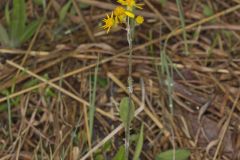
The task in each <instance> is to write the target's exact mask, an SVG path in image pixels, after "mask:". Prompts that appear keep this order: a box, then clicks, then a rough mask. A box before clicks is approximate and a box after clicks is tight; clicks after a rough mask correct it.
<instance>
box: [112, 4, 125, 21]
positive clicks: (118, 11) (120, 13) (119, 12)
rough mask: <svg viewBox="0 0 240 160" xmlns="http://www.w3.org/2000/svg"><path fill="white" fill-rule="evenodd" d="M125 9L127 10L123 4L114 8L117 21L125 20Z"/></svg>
mask: <svg viewBox="0 0 240 160" xmlns="http://www.w3.org/2000/svg"><path fill="white" fill-rule="evenodd" d="M125 11H126V10H125V9H124V8H123V7H121V6H118V7H116V8H115V9H114V11H113V13H114V16H115V21H116V23H122V22H123V21H124V20H125V18H126V15H125Z"/></svg>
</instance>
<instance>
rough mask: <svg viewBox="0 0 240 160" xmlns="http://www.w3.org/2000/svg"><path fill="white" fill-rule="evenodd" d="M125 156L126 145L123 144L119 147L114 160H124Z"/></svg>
mask: <svg viewBox="0 0 240 160" xmlns="http://www.w3.org/2000/svg"><path fill="white" fill-rule="evenodd" d="M124 156H125V148H124V146H123V145H122V146H121V147H120V148H119V149H118V152H117V154H116V155H115V156H114V157H113V160H124V159H125V158H124Z"/></svg>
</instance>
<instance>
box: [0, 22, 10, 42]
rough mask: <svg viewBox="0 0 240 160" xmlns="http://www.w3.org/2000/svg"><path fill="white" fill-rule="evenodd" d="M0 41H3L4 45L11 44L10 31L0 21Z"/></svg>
mask: <svg viewBox="0 0 240 160" xmlns="http://www.w3.org/2000/svg"><path fill="white" fill-rule="evenodd" d="M0 43H2V45H7V44H9V37H8V33H7V31H6V29H5V28H4V27H3V26H2V24H1V23H0Z"/></svg>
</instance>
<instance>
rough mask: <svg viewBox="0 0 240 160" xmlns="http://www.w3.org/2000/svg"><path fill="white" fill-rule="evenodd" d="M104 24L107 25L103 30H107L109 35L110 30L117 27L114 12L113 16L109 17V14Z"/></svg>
mask: <svg viewBox="0 0 240 160" xmlns="http://www.w3.org/2000/svg"><path fill="white" fill-rule="evenodd" d="M103 22H104V23H105V25H104V26H102V28H103V29H106V30H107V33H108V32H109V30H110V29H111V28H112V27H113V26H114V25H115V20H114V18H113V12H112V14H111V16H109V15H108V14H107V18H105V19H103Z"/></svg>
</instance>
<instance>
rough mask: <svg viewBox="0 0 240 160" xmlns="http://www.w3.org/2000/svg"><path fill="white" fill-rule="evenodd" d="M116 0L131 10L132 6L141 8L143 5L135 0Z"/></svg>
mask: <svg viewBox="0 0 240 160" xmlns="http://www.w3.org/2000/svg"><path fill="white" fill-rule="evenodd" d="M117 2H118V3H120V4H121V5H123V6H127V8H128V9H129V10H131V11H132V9H133V7H136V8H138V9H142V6H143V4H141V3H136V1H135V0H118V1H117Z"/></svg>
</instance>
